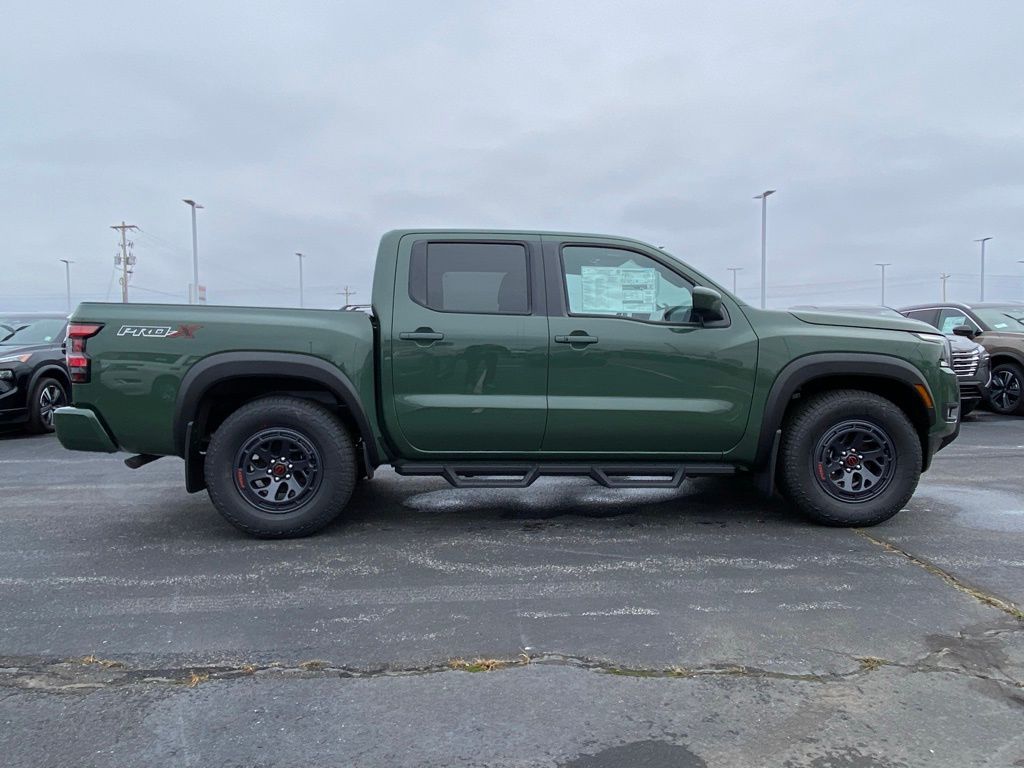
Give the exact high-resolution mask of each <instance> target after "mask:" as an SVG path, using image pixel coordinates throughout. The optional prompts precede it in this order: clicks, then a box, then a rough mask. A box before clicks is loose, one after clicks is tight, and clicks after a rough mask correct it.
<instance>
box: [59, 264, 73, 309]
mask: <svg viewBox="0 0 1024 768" xmlns="http://www.w3.org/2000/svg"><path fill="white" fill-rule="evenodd" d="M61 261H63V262H64V282H66V283H67V287H68V314H69V315H70V314H71V265H72V264H74V263H75V262H73V261H69V260H68V259H61Z"/></svg>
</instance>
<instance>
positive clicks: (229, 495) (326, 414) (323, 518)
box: [204, 397, 356, 538]
mask: <svg viewBox="0 0 1024 768" xmlns="http://www.w3.org/2000/svg"><path fill="white" fill-rule="evenodd" d="M204 469H205V472H206V484H207V491H208V493H209V495H210V500H211V501H212V502H213V505H214V506H215V507H216V508H217V511H218V512H220V513H221V515H223V516H224V518H225V519H226V520H227V521H228V522H229V523H231V524H232V525H234V526H235V527H237V528H239V529H241V530H243V531H245V532H246V533H249V534H251V535H253V536H258V537H261V538H291V537H296V536H308V535H310V534H312V533H316V532H317V531H319V530H321V529H322V528H324V527H325V526H326V525H328V524H329V523H330V522H331V521H332V520H334V519H335V518H336V517H337V516H338V515H339V514H340V513H341V511H342V510H343V509H344V508H345V505H346V504H347V503H348V500H349V498H350V497H351V495H352V489H353V488H354V487H355V483H356V453H355V446H354V445H353V442H352V438H351V437H350V436H349V434H348V432H347V431H346V429H345V427H344V425H343V424H342V423H341V421H340V420H339V419H338V417H337V416H335V415H334V414H333V413H331V411H329V410H328V409H327V408H325V407H324V406H323V405H320V404H319V403H315V402H311V401H309V400H301V399H299V398H293V397H267V398H263V399H261V400H256V401H254V402H251V403H248V404H247V405H244V406H242V407H241V408H239V409H238V410H237V411H235V412H234V413H232V414H231V415H230V416H229V417H228V418H227V419H225V420H224V423H223V424H221V425H220V427H219V428H218V429H217V431H216V432H214V433H213V437H212V438H211V439H210V446H209V449H208V450H207V452H206V461H205V465H204Z"/></svg>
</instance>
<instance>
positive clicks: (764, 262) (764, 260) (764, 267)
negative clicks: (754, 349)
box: [754, 189, 775, 309]
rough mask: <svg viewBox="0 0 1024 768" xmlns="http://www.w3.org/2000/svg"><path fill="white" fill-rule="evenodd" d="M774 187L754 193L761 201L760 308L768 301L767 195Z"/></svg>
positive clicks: (770, 193) (772, 191)
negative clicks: (757, 193) (758, 193)
mask: <svg viewBox="0 0 1024 768" xmlns="http://www.w3.org/2000/svg"><path fill="white" fill-rule="evenodd" d="M774 194H775V190H774V189H766V190H765V191H764V192H762V193H761V194H760V195H754V199H755V200H760V201H761V309H764V308H765V306H766V305H767V303H768V285H767V279H768V248H767V244H768V195H774Z"/></svg>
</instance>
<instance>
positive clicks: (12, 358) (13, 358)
mask: <svg viewBox="0 0 1024 768" xmlns="http://www.w3.org/2000/svg"><path fill="white" fill-rule="evenodd" d="M30 357H32V353H31V352H25V353H24V354H21V355H8V356H7V357H0V363H27V362H28V360H29V358H30Z"/></svg>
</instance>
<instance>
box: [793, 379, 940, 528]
mask: <svg viewBox="0 0 1024 768" xmlns="http://www.w3.org/2000/svg"><path fill="white" fill-rule="evenodd" d="M921 459H922V456H921V441H920V439H919V438H918V435H917V432H916V431H915V429H914V426H913V424H911V423H910V420H909V419H908V418H907V416H906V414H905V413H904V412H903V411H902V410H901V409H900V408H899V407H898V406H897V405H896V404H895V403H893V402H891V401H889V400H886V399H885V398H884V397H880V396H879V395H875V394H873V393H870V392H862V391H859V390H838V391H834V392H824V393H821V394H819V395H815V396H813V397H811V398H809V399H808V400H807V402H805V403H803V404H802V405H800V406H798V407H797V408H796V410H795V411H794V412H793V413H792V415H791V416H790V417H789V419H788V420H787V422H786V425H785V427H784V428H783V432H782V445H781V447H780V452H779V461H780V465H781V466H780V469H779V473H780V477H779V481H780V484H781V485H782V488H783V491H784V493H785V495H786V497H787V498H789V499H790V500H791V501H792V502H793V503H794V504H795V505H796V506H797V507H798V508H799V509H800V511H801V512H803V513H804V514H805V515H807V517H809V518H811V519H812V520H814V521H815V522H818V523H821V524H823V525H832V526H868V525H876V524H878V523H881V522H883V521H884V520H888V519H889V518H890V517H892V516H893V515H895V514H896V513H897V512H899V511H900V510H901V509H903V507H904V505H906V503H907V502H908V501H909V500H910V497H911V496H912V495H913V494H914V491H915V490H916V488H917V481H918V478H919V477H920V475H921V464H922V461H921Z"/></svg>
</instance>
